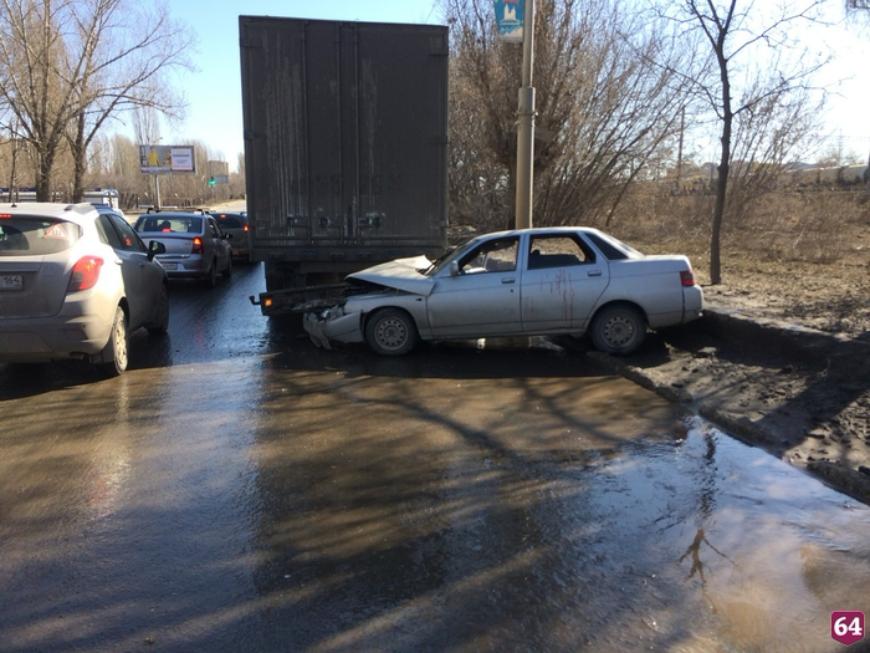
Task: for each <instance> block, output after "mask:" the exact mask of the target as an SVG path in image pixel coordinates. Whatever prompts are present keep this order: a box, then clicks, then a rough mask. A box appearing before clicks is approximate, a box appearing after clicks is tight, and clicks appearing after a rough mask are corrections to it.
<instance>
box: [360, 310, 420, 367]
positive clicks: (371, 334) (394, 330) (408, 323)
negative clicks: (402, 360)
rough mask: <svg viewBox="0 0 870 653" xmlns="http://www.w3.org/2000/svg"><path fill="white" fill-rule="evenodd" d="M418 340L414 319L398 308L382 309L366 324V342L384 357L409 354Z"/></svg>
mask: <svg viewBox="0 0 870 653" xmlns="http://www.w3.org/2000/svg"><path fill="white" fill-rule="evenodd" d="M418 339H419V336H418V335H417V325H416V324H414V320H413V318H411V316H410V315H408V314H407V313H406V312H405V311H401V310H399V309H397V308H384V309H381V310H379V311H377V312H376V313H375V314H374V315H372V316H371V317H370V318H369V319H368V322H366V342H367V343H368V345H369V347H371V349H372V350H373V351H374V352H375V353H378V354H382V355H384V356H401V355H402V354H407V353H408V352H409V351H411V350H412V349H413V348H414V347H415V346H416V345H417V340H418Z"/></svg>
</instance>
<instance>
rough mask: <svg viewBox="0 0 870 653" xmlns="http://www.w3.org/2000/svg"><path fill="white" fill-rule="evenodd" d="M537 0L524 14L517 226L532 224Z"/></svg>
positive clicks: (518, 133) (518, 112)
mask: <svg viewBox="0 0 870 653" xmlns="http://www.w3.org/2000/svg"><path fill="white" fill-rule="evenodd" d="M534 65H535V0H526V6H525V12H524V15H523V85H522V87H521V88H520V90H519V93H518V98H517V99H518V102H517V194H516V214H515V225H516V228H517V229H526V228H529V227H531V226H532V199H533V198H532V189H533V181H534V174H535V170H534V160H535V88H534V86H532V70H533V68H534Z"/></svg>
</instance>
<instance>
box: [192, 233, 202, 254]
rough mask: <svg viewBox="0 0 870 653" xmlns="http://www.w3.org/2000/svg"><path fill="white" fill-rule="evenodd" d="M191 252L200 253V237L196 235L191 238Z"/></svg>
mask: <svg viewBox="0 0 870 653" xmlns="http://www.w3.org/2000/svg"><path fill="white" fill-rule="evenodd" d="M190 252H191V254H202V238H200V237H199V236H196V237H195V238H194V239H193V248H191V250H190Z"/></svg>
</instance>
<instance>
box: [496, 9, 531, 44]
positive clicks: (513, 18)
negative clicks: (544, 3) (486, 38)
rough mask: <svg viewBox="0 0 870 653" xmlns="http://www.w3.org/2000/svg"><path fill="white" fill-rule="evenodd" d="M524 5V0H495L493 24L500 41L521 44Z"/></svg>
mask: <svg viewBox="0 0 870 653" xmlns="http://www.w3.org/2000/svg"><path fill="white" fill-rule="evenodd" d="M525 5H526V3H525V0H495V22H496V23H497V24H498V35H499V37H500V38H501V39H502V40H505V41H517V42H520V43H522V40H523V12H524V9H525Z"/></svg>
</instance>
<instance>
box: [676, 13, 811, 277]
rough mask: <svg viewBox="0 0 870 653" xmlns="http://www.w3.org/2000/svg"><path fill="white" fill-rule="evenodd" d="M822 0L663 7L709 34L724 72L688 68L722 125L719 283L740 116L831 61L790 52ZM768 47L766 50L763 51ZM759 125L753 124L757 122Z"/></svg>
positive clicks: (714, 239)
mask: <svg viewBox="0 0 870 653" xmlns="http://www.w3.org/2000/svg"><path fill="white" fill-rule="evenodd" d="M821 2H822V0H807V2H806V4H805V5H803V6H802V7H800V8H798V9H796V10H793V9H790V8H789V7H784V8H783V9H781V11H779V12H778V13H776V14H775V15H774V16H773V17H768V18H766V19H762V18H761V17H758V16H756V15H755V14H753V5H752V3H751V2H749V3H747V6H746V8H742V7H740V8H738V4H739V3H738V0H724V1H720V2H717V1H716V0H684V1H683V2H682V3H681V4H680V5H677V6H678V7H679V8H678V9H677V13H673V11H674V10H673V7H674V5H670V4H669V5H667V8H666V9H665V10H663V11H662V12H660V14H661V15H664V16H667V17H670V18H671V19H672V20H674V21H676V22H677V23H678V24H680V25H683V26H685V27H686V28H687V29H688V30H697V31H699V32H700V33H701V34H702V35H703V37H704V40H705V42H706V43H707V48H708V49H709V50H708V51H709V52H710V55H711V57H712V60H713V62H714V65H715V69H716V71H717V73H718V74H717V75H713V76H698V75H696V74H695V73H694V72H693V73H690V74H685V73H684V78H685V80H686V82H687V83H688V84H690V85H691V86H693V87H695V89H696V90H697V91H698V93H699V94H700V95H701V96H702V97H704V98H705V99H706V101H707V103H708V105H709V107H710V109H711V110H712V111H713V112H714V113H715V115H716V117H717V119H718V121H719V125H720V136H719V141H720V144H721V148H720V156H719V165H718V177H717V180H716V200H715V204H714V209H713V218H712V227H711V236H710V280H711V282H712V283H713V284H718V283H721V281H722V264H721V234H722V224H723V217H724V215H725V210H726V202H727V197H728V181H729V176H730V173H731V163H732V146H733V138H734V136H733V131H734V126H735V123H734V121H735V119H736V118H739V117H740V116H741V115H742V114H753V113H756V112H759V111H761V110H762V108H763V107H764V106H765V104H766V103H767V104H768V105H769V104H770V102H771V101H773V102H774V104H777V103H783V102H786V101H787V100H788V99H789V98H790V95H791V94H792V93H793V92H796V91H800V92H803V91H806V90H807V88H808V83H807V80H808V79H809V78H810V76H811V75H812V74H813V73H815V72H816V71H817V70H818V69H819V68H820V67H821V66H822V65H824V63H825V61H818V60H814V59H812V58H811V57H809V55H808V53H807V52H806V51H802V52H801V53H800V54H799V55H797V56H792V57H787V56H786V55H785V53H786V52H787V51H789V50H790V48H793V45H794V44H793V41H792V40H791V39H790V37H789V33H788V31H789V28H790V27H791V26H792V25H793V24H794V23H795V22H797V21H811V20H813V18H814V13H815V11H816V10H817V9H818V7H819V6H820V4H821ZM756 13H757V8H756ZM762 47H764V48H765V50H764V51H762V52H759V49H760V48H762ZM750 56H753V57H755V67H754V68H753V66H751V65H749V64H748V63H747V60H749V58H750ZM762 61H763V63H762ZM746 78H748V80H749V81H748V82H745V83H743V84H741V85H740V86H742V88H735V84H737V83H738V82H737V80H738V79H740V80H744V79H746ZM768 108H769V106H768ZM748 122H749V123H754V121H752V120H749V121H748ZM757 126H758V125H757V123H755V124H753V128H757Z"/></svg>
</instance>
